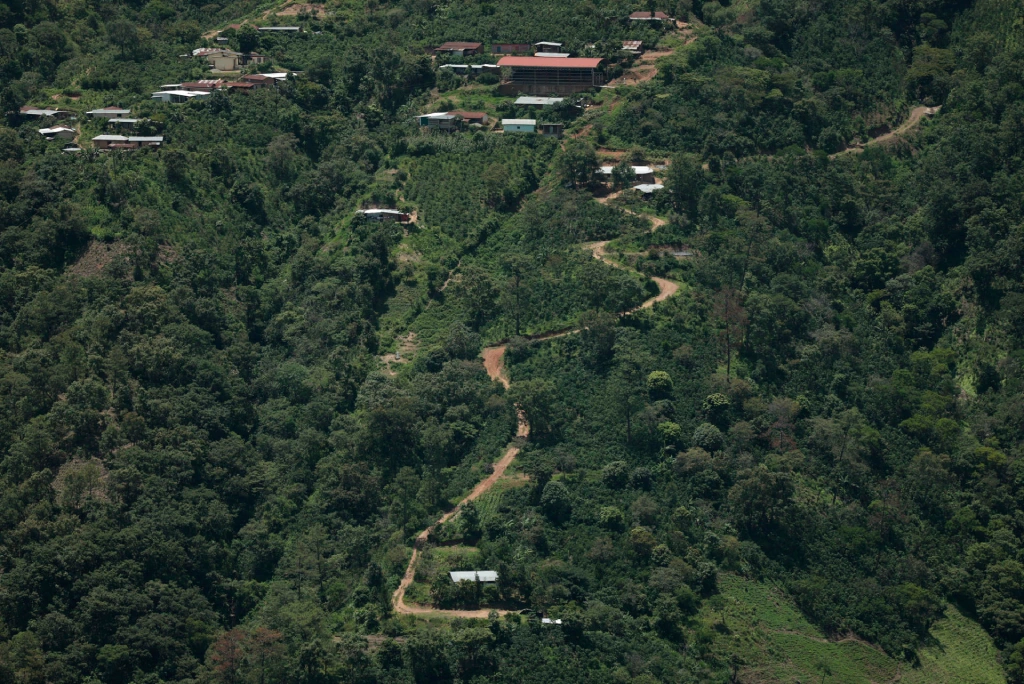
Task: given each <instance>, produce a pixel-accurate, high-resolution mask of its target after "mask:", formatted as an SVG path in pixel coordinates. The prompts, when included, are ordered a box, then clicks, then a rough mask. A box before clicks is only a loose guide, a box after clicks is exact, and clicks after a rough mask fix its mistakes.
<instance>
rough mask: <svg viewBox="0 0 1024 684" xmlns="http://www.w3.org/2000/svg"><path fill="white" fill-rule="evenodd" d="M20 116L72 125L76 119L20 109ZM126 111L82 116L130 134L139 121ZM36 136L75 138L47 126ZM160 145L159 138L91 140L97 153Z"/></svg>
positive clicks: (72, 148)
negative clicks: (54, 120)
mask: <svg viewBox="0 0 1024 684" xmlns="http://www.w3.org/2000/svg"><path fill="white" fill-rule="evenodd" d="M20 114H21V115H22V116H24V117H34V118H44V119H50V118H53V119H57V120H62V121H72V120H74V119H76V117H75V116H74V115H73V113H72V112H69V111H66V110H52V109H38V108H34V107H22V108H21V110H20ZM131 114H132V112H131V110H130V109H124V108H123V107H116V106H111V107H104V108H102V109H93V110H90V111H88V112H86V116H88V117H89V118H91V119H104V120H105V123H106V124H107V126H111V125H113V126H116V127H118V128H121V129H122V130H127V131H128V132H131V131H132V129H133V128H134V127H135V124H137V123H139V121H140V119H135V118H132V116H131ZM39 134H40V135H42V136H43V137H44V138H46V139H47V140H64V141H74V139H75V138H77V137H78V129H76V128H74V127H72V126H68V125H65V124H62V125H56V126H47V127H45V128H40V129H39ZM163 142H164V137H163V136H162V135H120V134H102V135H97V136H96V137H94V138H93V139H92V144H93V147H94V148H95V149H97V150H135V149H138V148H140V147H160V146H161V145H162V144H163ZM63 151H64V152H81V151H82V150H81V148H80V147H78V145H75V144H74V143H70V144H68V145H67V146H66V147H64V148H63Z"/></svg>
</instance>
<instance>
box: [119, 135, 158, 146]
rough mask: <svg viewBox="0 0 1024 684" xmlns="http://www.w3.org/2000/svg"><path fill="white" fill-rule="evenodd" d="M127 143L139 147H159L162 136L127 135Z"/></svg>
mask: <svg viewBox="0 0 1024 684" xmlns="http://www.w3.org/2000/svg"><path fill="white" fill-rule="evenodd" d="M128 142H130V143H135V144H136V145H138V146H139V147H160V145H162V144H163V142H164V136H162V135H129V136H128Z"/></svg>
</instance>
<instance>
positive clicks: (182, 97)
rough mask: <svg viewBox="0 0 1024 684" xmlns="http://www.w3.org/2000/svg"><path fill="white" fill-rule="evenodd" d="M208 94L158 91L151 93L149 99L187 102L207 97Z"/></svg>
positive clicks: (206, 92)
mask: <svg viewBox="0 0 1024 684" xmlns="http://www.w3.org/2000/svg"><path fill="white" fill-rule="evenodd" d="M209 96H210V93H209V92H208V91H203V90H159V91H157V92H155V93H153V96H152V98H151V99H153V100H160V101H161V102H174V103H180V102H188V101H189V100H191V99H193V98H196V97H209Z"/></svg>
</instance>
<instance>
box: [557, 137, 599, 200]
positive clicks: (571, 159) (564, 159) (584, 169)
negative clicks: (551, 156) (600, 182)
mask: <svg viewBox="0 0 1024 684" xmlns="http://www.w3.org/2000/svg"><path fill="white" fill-rule="evenodd" d="M555 167H556V170H557V171H558V174H559V175H560V176H561V177H562V180H563V181H565V182H566V183H569V184H570V185H572V187H574V188H579V187H583V186H586V185H587V184H588V183H590V178H591V176H592V175H593V173H594V169H596V168H597V152H596V151H595V150H594V146H593V145H590V144H589V143H585V142H583V141H581V140H569V141H568V142H566V143H565V149H563V150H562V152H561V154H559V155H558V158H557V159H556V161H555Z"/></svg>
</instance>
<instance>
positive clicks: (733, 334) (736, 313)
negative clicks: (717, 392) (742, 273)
mask: <svg viewBox="0 0 1024 684" xmlns="http://www.w3.org/2000/svg"><path fill="white" fill-rule="evenodd" d="M714 316H715V318H716V319H717V321H718V325H719V326H720V328H721V329H720V330H719V333H718V336H719V339H720V340H721V341H722V346H723V347H724V348H725V380H726V382H727V383H728V382H731V378H732V352H733V349H735V348H736V347H738V346H739V345H740V344H741V343H742V342H743V334H744V332H745V331H746V329H747V312H746V311H745V310H744V308H743V295H742V293H741V292H739V291H738V290H736V289H734V288H732V287H728V286H726V287H723V288H722V289H721V290H719V291H718V293H717V294H716V295H715V305H714Z"/></svg>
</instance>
